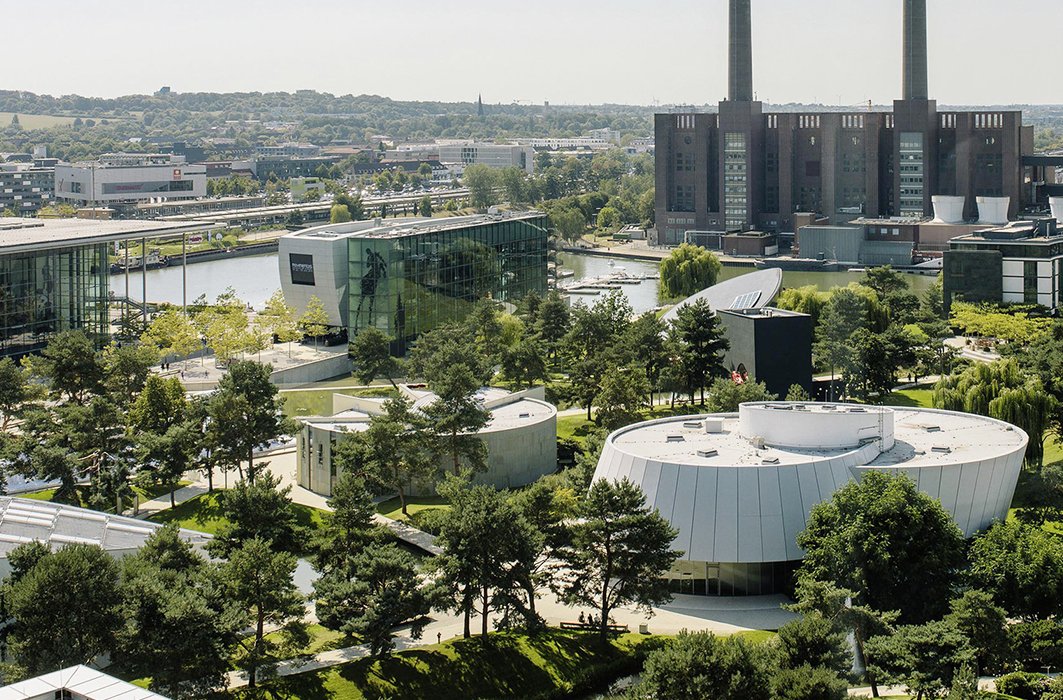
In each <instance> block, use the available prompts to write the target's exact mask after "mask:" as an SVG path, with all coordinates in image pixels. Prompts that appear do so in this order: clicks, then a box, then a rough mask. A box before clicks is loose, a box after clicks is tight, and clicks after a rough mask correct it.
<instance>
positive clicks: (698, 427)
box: [683, 421, 702, 430]
mask: <svg viewBox="0 0 1063 700" xmlns="http://www.w3.org/2000/svg"><path fill="white" fill-rule="evenodd" d="M683 427H684V428H693V429H694V430H701V427H702V425H701V421H690V422H687V423H683Z"/></svg>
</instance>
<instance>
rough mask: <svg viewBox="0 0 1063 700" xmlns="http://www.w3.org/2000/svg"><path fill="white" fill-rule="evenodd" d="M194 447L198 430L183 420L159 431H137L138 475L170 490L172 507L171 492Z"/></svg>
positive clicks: (140, 478) (197, 445)
mask: <svg viewBox="0 0 1063 700" xmlns="http://www.w3.org/2000/svg"><path fill="white" fill-rule="evenodd" d="M198 448H199V436H198V434H197V433H196V432H195V430H194V428H193V427H192V426H190V425H189V424H187V423H184V422H180V423H175V424H173V425H171V426H170V427H169V428H167V429H166V431H165V432H162V433H152V432H146V433H141V434H140V436H139V444H138V445H137V454H138V456H139V458H140V460H141V464H142V465H143V467H142V470H141V471H140V472H139V473H138V474H137V476H138V479H139V480H140V481H141V482H143V481H148V482H149V483H155V484H159V485H160V486H162V487H164V488H165V489H166V490H167V491H169V493H170V507H171V508H176V507H177V503H176V502H175V500H174V492H175V491H176V490H177V485H178V483H179V482H180V481H181V477H182V476H184V473H185V472H186V471H188V468H189V466H190V465H191V464H192V460H193V457H194V455H195V453H196V451H197V450H198Z"/></svg>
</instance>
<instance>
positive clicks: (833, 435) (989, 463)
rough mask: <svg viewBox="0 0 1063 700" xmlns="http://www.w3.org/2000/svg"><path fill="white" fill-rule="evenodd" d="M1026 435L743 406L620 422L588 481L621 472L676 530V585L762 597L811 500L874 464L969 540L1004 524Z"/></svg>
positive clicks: (887, 415) (942, 416) (978, 419)
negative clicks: (910, 487)
mask: <svg viewBox="0 0 1063 700" xmlns="http://www.w3.org/2000/svg"><path fill="white" fill-rule="evenodd" d="M1027 442H1028V437H1027V435H1026V434H1025V433H1024V432H1023V431H1022V430H1019V429H1018V428H1015V427H1014V426H1011V425H1009V424H1007V423H1004V422H1001V421H997V420H993V419H991V418H985V417H982V416H975V415H969V414H963V413H952V412H947V411H937V410H929V409H901V408H884V407H870V406H853V405H844V404H815V403H787V402H771V403H751V404H743V405H742V406H741V407H740V409H739V412H738V413H737V414H718V415H712V416H707V417H706V416H689V417H684V418H668V419H664V420H657V421H650V422H647V423H640V424H637V425H633V426H630V427H627V428H623V429H621V430H618V431H616V432H615V433H613V434H612V435H610V436H609V437H608V439H607V440H606V444H605V448H604V450H603V452H602V456H601V459H600V460H599V462H598V467H597V470H596V471H595V475H594V478H595V479H596V480H597V479H611V480H620V479H623V478H627V479H630V480H631V481H633V482H634V483H636V484H637V485H639V486H640V487H641V488H642V490H643V492H644V493H645V494H646V498H647V501H648V503H649V505H650V506H651V507H653V508H656V509H657V510H658V511H659V512H660V513H661V515H662V516H664V517H665V518H667V519H668V520H669V521H670V522H671V523H672V525H673V526H674V527H675V528H677V529H678V530H679V536H678V538H677V539H676V541H675V542H674V544H673V547H674V548H675V549H676V550H679V551H682V552H683V555H682V557H681V560H680V562H679V564H678V565H677V568H676V569H674V570H673V571H672V572H670V574H669V576H670V577H671V578H672V579H673V580H674V581H676V582H677V585H680V584H682V581H683V580H687V579H688V580H689V582H693V581H699V582H700V583H698V584H697V585H696V586H691V589H692V590H687V592H694V593H699V592H700V593H710V594H731V593H733V594H739V595H741V594H759V593H771V592H776V591H781V590H783V589H784V588H785V586H786V584H787V582H788V577H789V575H790V574H791V573H792V571H793V569H794V568H795V567H796V563H797V562H798V561H799V560H800V559H801V557H802V556H803V553H802V551H801V549H800V548H799V547H798V546H797V535H798V534H799V533H800V532H801V531H802V530H804V528H805V525H806V522H807V519H808V515H809V513H810V512H811V510H812V507H813V506H815V505H816V504H817V503H820V502H822V501H826V500H828V499H830V498H831V496H832V495H833V494H834V492H835V491H836V490H838V489H839V488H841V487H843V486H844V485H845V484H847V483H849V482H850V481H852V480H859V479H860V478H862V476H863V475H864V474H865V473H868V472H870V471H884V472H888V473H890V474H896V473H901V474H906V475H908V476H909V477H911V478H912V480H913V481H914V482H915V483H916V484H917V486H918V488H919V490H920V491H923V492H924V493H926V494H928V495H929V496H931V497H933V498H936V499H939V500H940V501H941V503H942V505H943V506H944V507H945V509H946V510H948V511H949V513H951V514H952V516H953V518H954V519H955V520H956V523H957V524H958V525H959V527H960V529H961V530H962V531H963V533H964V535H966V536H967V537H970V536H972V535H974V534H975V533H977V532H978V531H980V530H982V529H984V528H986V527H988V526H989V525H990V524H991V523H992V522H993V521H994V520H995V519H1004V518H1005V517H1007V513H1008V508H1009V507H1010V505H1011V501H1012V497H1013V496H1014V492H1015V485H1016V483H1017V481H1018V477H1019V472H1020V470H1021V468H1022V460H1023V455H1024V454H1025V451H1026V445H1027ZM682 585H688V584H682ZM682 585H681V586H680V587H681V588H682Z"/></svg>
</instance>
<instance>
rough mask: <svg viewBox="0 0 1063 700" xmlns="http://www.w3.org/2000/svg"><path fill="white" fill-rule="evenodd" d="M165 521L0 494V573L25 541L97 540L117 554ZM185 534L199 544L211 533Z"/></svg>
mask: <svg viewBox="0 0 1063 700" xmlns="http://www.w3.org/2000/svg"><path fill="white" fill-rule="evenodd" d="M160 527H162V526H161V525H156V524H154V523H149V522H145V521H143V520H136V519H134V518H127V517H124V516H121V515H110V514H108V513H100V512H98V511H94V510H88V509H85V508H77V507H75V506H70V505H66V504H62V503H51V502H48V501H36V500H31V499H27V498H10V497H7V496H2V497H0V577H3V576H6V575H7V574H8V571H9V569H8V563H7V555H8V554H9V553H10V552H11V550H13V549H15V548H16V547H18V546H19V545H21V544H26V543H28V542H33V541H34V540H36V541H39V542H43V543H45V544H47V545H49V546H51V547H53V548H58V547H62V546H63V545H67V544H94V545H98V546H100V547H102V548H103V549H105V550H106V551H107V552H109V553H110V554H112V555H114V556H123V555H125V554H129V553H132V552H135V551H136V550H137V549H139V548H140V547H141V546H142V545H143V544H144V542H145V541H146V540H147V539H148V537H150V536H151V535H152V533H154V532H155V531H156V530H158V529H159V528H160ZM181 538H182V539H184V540H185V541H187V542H189V543H191V544H192V545H193V546H195V547H197V548H202V547H203V546H205V545H206V543H207V542H209V541H210V535H204V534H203V533H200V532H193V531H192V530H182V531H181Z"/></svg>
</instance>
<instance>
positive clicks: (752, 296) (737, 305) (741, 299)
mask: <svg viewBox="0 0 1063 700" xmlns="http://www.w3.org/2000/svg"><path fill="white" fill-rule="evenodd" d="M761 293H762V292H761V291H760V290H759V289H758V290H757V291H755V292H747V293H745V294H742V295H740V296H737V297H735V300H734V301H732V302H731V306H730V307H729V308H731V309H736V310H737V309H752V308H753V307H754V306H756V304H757V302H758V301H760V295H761Z"/></svg>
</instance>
